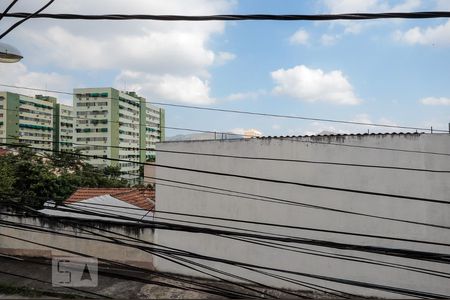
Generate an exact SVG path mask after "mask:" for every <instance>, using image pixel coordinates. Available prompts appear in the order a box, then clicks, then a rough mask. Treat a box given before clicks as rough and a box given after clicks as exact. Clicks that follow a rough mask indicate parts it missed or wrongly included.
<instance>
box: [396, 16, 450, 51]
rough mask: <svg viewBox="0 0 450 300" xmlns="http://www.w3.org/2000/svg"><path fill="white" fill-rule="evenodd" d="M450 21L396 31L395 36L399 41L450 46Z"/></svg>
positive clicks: (412, 43)
mask: <svg viewBox="0 0 450 300" xmlns="http://www.w3.org/2000/svg"><path fill="white" fill-rule="evenodd" d="M449 37H450V21H447V22H446V23H444V24H441V25H438V26H434V27H427V28H420V27H414V28H411V29H409V30H407V31H405V32H402V31H396V32H395V34H394V38H395V39H396V40H397V41H400V42H403V43H406V44H410V45H417V44H418V45H428V46H429V45H433V46H450V38H449Z"/></svg>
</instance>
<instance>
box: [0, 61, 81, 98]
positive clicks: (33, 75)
mask: <svg viewBox="0 0 450 300" xmlns="http://www.w3.org/2000/svg"><path fill="white" fill-rule="evenodd" d="M0 74H2V76H1V77H0V82H1V83H3V84H7V85H15V86H23V87H32V88H39V89H51V88H55V89H58V90H60V91H71V90H72V88H73V86H74V83H73V80H72V78H71V77H70V76H65V75H61V74H58V73H55V72H50V73H45V72H33V71H30V70H28V68H27V67H26V66H25V65H24V64H23V63H15V64H0ZM5 75H7V76H5ZM0 90H8V91H12V92H14V93H19V94H23V95H30V96H33V95H35V94H45V95H48V96H53V97H56V98H58V99H59V102H61V103H65V104H70V105H71V104H72V97H71V96H65V95H61V94H55V93H47V92H39V91H32V90H28V89H16V88H10V87H3V86H0Z"/></svg>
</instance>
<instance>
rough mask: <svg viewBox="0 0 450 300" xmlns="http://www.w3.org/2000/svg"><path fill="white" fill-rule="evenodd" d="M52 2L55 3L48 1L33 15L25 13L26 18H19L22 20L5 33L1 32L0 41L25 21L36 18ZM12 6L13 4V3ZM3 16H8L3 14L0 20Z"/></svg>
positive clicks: (52, 0) (51, 0)
mask: <svg viewBox="0 0 450 300" xmlns="http://www.w3.org/2000/svg"><path fill="white" fill-rule="evenodd" d="M53 2H55V0H50V1H49V2H48V3H47V4H45V5H44V6H43V7H41V8H40V9H38V10H37V11H36V12H34V13H32V14H30V13H27V15H26V16H23V17H21V18H23V19H22V20H20V21H18V22H17V23H14V24H13V25H12V26H11V27H9V28H8V29H6V30H5V32H3V33H2V34H1V35H0V40H1V39H2V38H4V37H5V36H6V35H7V34H8V33H10V32H11V31H13V30H14V28H16V27H18V26H19V25H20V24H22V23H23V22H25V21H26V20H28V19H31V18H34V17H36V16H38V15H39V13H40V12H41V11H43V10H45V9H46V8H47V7H49V6H50V5H51V4H52V3H53ZM13 4H14V3H13ZM9 8H11V7H8V9H9ZM5 16H8V14H5V13H3V14H2V15H1V16H0V18H3V17H5Z"/></svg>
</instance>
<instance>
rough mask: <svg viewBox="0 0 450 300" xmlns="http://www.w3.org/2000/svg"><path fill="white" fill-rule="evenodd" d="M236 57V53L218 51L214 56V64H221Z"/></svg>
mask: <svg viewBox="0 0 450 300" xmlns="http://www.w3.org/2000/svg"><path fill="white" fill-rule="evenodd" d="M234 59H236V54H234V53H230V52H219V53H218V55H217V56H216V59H215V63H216V65H223V64H226V63H227V62H229V61H232V60H234Z"/></svg>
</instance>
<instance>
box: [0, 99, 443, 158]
mask: <svg viewBox="0 0 450 300" xmlns="http://www.w3.org/2000/svg"><path fill="white" fill-rule="evenodd" d="M109 99H111V100H114V99H112V98H109ZM0 110H4V111H15V112H20V110H17V109H9V108H1V109H0ZM54 116H62V115H59V114H55V115H54ZM64 117H68V118H71V119H77V120H84V121H86V120H88V121H89V120H92V121H98V120H99V119H95V118H87V117H86V118H81V117H74V116H64ZM106 122H107V123H118V124H119V125H120V124H128V125H134V126H138V125H139V126H142V125H144V126H147V124H143V123H131V122H124V121H113V120H106ZM159 127H161V128H165V129H173V130H180V131H190V132H201V133H211V134H220V135H222V136H240V137H253V136H249V135H245V134H244V135H242V134H236V133H230V132H221V131H212V130H201V129H192V128H185V127H171V126H161V125H160V126H159ZM407 134H410V133H407ZM412 134H419V133H412ZM336 136H339V135H336ZM319 137H320V136H319ZM274 138H275V139H280V140H288V141H294V142H300V143H306V144H319V145H328V146H330V145H331V146H340V147H349V148H358V149H374V150H383V151H393V152H402V153H414V154H424V155H436V156H450V153H443V152H433V151H421V150H411V149H399V148H386V147H376V146H362V145H350V144H343V143H333V142H331V141H328V142H322V141H318V140H315V139H314V136H304V137H296V136H292V137H274ZM299 138H307V140H303V139H299ZM258 139H272V137H259V138H258ZM81 145H88V144H81ZM101 146H106V145H101ZM130 148H133V147H130ZM152 151H154V150H152Z"/></svg>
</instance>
